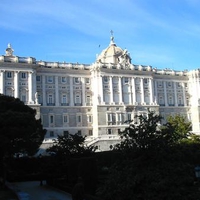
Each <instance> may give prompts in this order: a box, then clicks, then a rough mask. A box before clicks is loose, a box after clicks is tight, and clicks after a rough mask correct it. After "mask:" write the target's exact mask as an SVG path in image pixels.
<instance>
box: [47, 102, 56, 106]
mask: <svg viewBox="0 0 200 200" xmlns="http://www.w3.org/2000/svg"><path fill="white" fill-rule="evenodd" d="M47 106H55V103H47Z"/></svg>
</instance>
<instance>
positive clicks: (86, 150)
mask: <svg viewBox="0 0 200 200" xmlns="http://www.w3.org/2000/svg"><path fill="white" fill-rule="evenodd" d="M95 150H96V147H94V146H86V145H85V137H83V136H79V135H78V134H74V135H72V134H68V135H59V136H58V138H57V139H56V140H55V141H54V145H53V146H52V147H50V148H49V149H47V151H48V152H54V153H56V154H57V155H63V156H71V155H88V154H91V153H93V152H95Z"/></svg>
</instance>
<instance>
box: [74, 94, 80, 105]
mask: <svg viewBox="0 0 200 200" xmlns="http://www.w3.org/2000/svg"><path fill="white" fill-rule="evenodd" d="M75 103H81V98H80V95H79V94H76V96H75Z"/></svg>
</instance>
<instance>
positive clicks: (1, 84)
mask: <svg viewBox="0 0 200 200" xmlns="http://www.w3.org/2000/svg"><path fill="white" fill-rule="evenodd" d="M5 72H6V71H5V70H2V71H1V72H0V89H1V93H2V94H6V92H5V88H6V87H5ZM13 72H14V80H13V83H14V87H13V90H14V97H15V98H20V96H19V84H20V82H19V73H20V71H13ZM23 73H27V75H28V80H27V83H28V88H26V89H27V91H28V93H27V102H28V103H30V104H33V103H34V99H33V96H34V94H35V92H36V82H34V86H33V80H36V75H35V72H32V71H31V72H24V71H23ZM33 77H34V78H33Z"/></svg>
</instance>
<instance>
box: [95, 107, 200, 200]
mask: <svg viewBox="0 0 200 200" xmlns="http://www.w3.org/2000/svg"><path fill="white" fill-rule="evenodd" d="M138 118H139V124H134V123H130V124H129V127H128V128H126V129H125V130H124V131H123V132H121V133H120V136H121V138H122V141H121V143H120V144H118V145H117V146H115V148H114V150H118V152H121V153H122V155H123V158H122V157H121V156H120V158H119V160H118V161H116V162H114V164H113V165H112V166H111V167H110V168H109V173H108V177H107V179H106V181H105V182H104V184H102V185H101V187H99V190H98V194H99V195H100V196H101V197H103V198H104V199H105V200H112V199H115V200H118V199H119V200H129V199H130V200H132V199H135V200H143V199H148V200H160V199H165V200H173V199H176V200H179V199H181V200H187V199H190V200H193V199H194V200H195V199H198V197H199V195H200V191H199V190H198V186H196V185H194V181H195V177H194V167H195V166H196V165H199V156H200V137H199V136H195V135H192V134H190V130H191V124H190V123H189V122H187V121H186V120H185V119H184V118H182V117H181V116H176V117H171V118H169V121H168V122H167V124H165V125H164V126H160V125H159V122H160V120H161V117H160V116H159V115H156V114H155V113H154V112H150V111H149V112H148V115H147V116H142V115H140V116H138Z"/></svg>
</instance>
